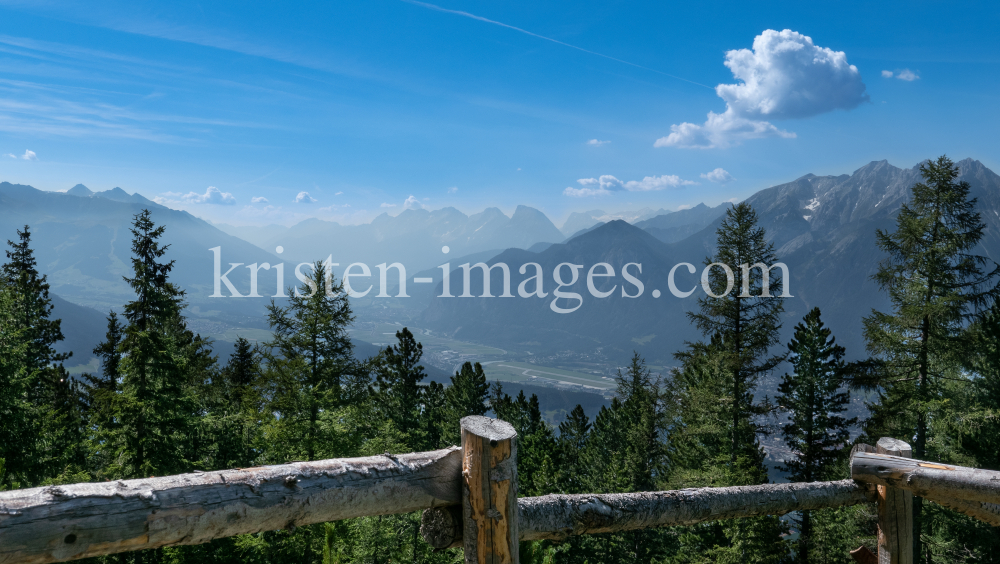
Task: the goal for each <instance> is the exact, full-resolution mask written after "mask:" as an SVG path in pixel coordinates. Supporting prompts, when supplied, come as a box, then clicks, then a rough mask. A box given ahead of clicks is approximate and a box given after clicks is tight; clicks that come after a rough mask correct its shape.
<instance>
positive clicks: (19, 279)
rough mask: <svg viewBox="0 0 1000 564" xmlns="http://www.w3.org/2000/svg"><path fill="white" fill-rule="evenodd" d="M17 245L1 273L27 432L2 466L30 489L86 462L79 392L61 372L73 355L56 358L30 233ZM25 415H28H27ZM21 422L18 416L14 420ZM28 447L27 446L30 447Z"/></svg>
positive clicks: (58, 336)
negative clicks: (19, 371)
mask: <svg viewBox="0 0 1000 564" xmlns="http://www.w3.org/2000/svg"><path fill="white" fill-rule="evenodd" d="M17 234H18V240H17V242H14V241H7V244H8V246H9V247H10V249H9V250H7V253H6V254H7V262H6V263H5V264H4V265H3V267H2V268H0V273H2V276H0V277H2V280H3V283H4V285H5V286H7V287H8V288H9V289H10V294H9V298H10V299H9V302H8V307H9V308H10V309H9V313H8V315H9V318H8V319H9V322H10V323H11V324H12V326H11V330H13V331H17V332H18V333H19V334H20V337H19V340H20V342H21V343H22V344H23V348H22V347H19V348H21V355H20V361H19V362H20V363H21V364H22V366H23V369H22V370H23V372H22V374H23V376H21V377H19V378H23V380H22V383H23V385H24V396H23V401H24V402H26V403H24V404H22V406H23V408H24V409H25V410H26V411H24V412H23V413H22V415H23V416H24V417H26V418H27V420H26V423H27V424H28V427H26V429H31V430H30V431H29V432H26V433H25V434H24V435H22V439H21V441H20V442H21V443H22V447H23V448H22V450H21V453H19V454H18V453H11V455H10V456H9V459H8V460H7V462H6V463H5V464H6V466H7V467H8V469H9V471H11V472H13V473H14V474H18V475H20V477H21V479H23V480H26V481H27V482H28V483H41V481H42V480H44V479H46V478H54V477H55V476H56V475H59V474H62V473H64V472H66V471H67V466H73V467H74V469H72V470H69V471H71V472H74V473H75V472H78V471H80V470H81V468H80V467H81V466H82V464H83V462H84V454H83V449H82V444H81V443H82V433H83V429H82V410H81V404H80V398H79V390H78V387H77V385H76V383H75V382H73V381H72V380H71V379H70V378H69V374H68V373H67V372H66V370H65V368H63V365H62V363H63V361H65V360H66V359H68V358H69V357H70V356H72V353H57V352H56V350H55V345H56V344H57V343H58V342H59V341H62V340H63V334H62V329H61V322H60V320H58V319H52V318H51V315H52V299H51V298H50V297H49V284H48V282H47V281H46V277H45V275H43V274H40V273H39V272H38V268H37V266H38V265H37V261H36V259H35V256H34V250H33V249H32V247H31V230H30V228H29V226H27V225H25V226H24V230H18V231H17ZM25 414H27V415H25ZM17 417H18V418H20V416H17ZM29 443H30V444H29Z"/></svg>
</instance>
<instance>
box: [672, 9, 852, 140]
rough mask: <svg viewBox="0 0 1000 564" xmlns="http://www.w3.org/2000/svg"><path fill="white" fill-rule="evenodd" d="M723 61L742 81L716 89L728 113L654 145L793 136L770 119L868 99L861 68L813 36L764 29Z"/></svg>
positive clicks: (683, 127) (685, 126) (682, 127)
mask: <svg viewBox="0 0 1000 564" xmlns="http://www.w3.org/2000/svg"><path fill="white" fill-rule="evenodd" d="M725 65H726V66H727V67H729V70H730V71H732V73H733V77H734V78H736V79H737V80H739V81H740V82H738V83H736V84H720V85H718V86H716V87H715V93H716V94H718V95H719V97H720V98H722V99H723V100H725V102H726V111H725V112H723V113H721V114H717V113H715V112H709V113H708V119H707V120H706V121H705V123H704V124H703V125H697V124H693V123H687V122H685V123H681V124H679V125H672V126H670V131H671V133H670V135H667V136H666V137H661V138H660V139H657V140H656V142H655V143H654V146H655V147H681V148H701V149H709V148H716V147H728V146H731V145H736V144H739V143H740V142H741V141H744V140H747V139H759V138H764V137H784V138H791V137H795V134H794V133H791V132H788V131H784V130H781V129H778V128H777V127H775V126H774V125H772V124H771V123H770V122H768V121H766V120H768V119H799V118H806V117H810V116H814V115H818V114H822V113H826V112H830V111H833V110H836V109H843V110H850V109H852V108H856V107H857V106H858V105H860V104H861V103H863V102H866V101H868V99H869V98H868V94H866V93H865V84H864V82H862V81H861V74H860V73H859V72H858V69H857V67H855V66H854V65H851V64H848V62H847V54H846V53H844V52H843V51H834V50H832V49H829V48H826V47H819V46H817V45H815V44H814V43H813V40H812V38H810V37H808V36H805V35H802V34H800V33H798V32H795V31H792V30H789V29H786V30H784V31H780V32H779V31H775V30H772V29H768V30H765V31H764V32H763V33H761V34H760V35H758V36H757V37H755V38H754V41H753V48H752V49H735V50H732V51H729V52H727V53H726V61H725Z"/></svg>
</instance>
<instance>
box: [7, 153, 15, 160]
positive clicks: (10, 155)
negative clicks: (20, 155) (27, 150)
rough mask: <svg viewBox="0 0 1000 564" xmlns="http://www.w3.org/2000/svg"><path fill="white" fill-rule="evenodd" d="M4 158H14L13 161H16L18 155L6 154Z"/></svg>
mask: <svg viewBox="0 0 1000 564" xmlns="http://www.w3.org/2000/svg"><path fill="white" fill-rule="evenodd" d="M4 156H5V157H10V158H12V159H16V158H17V155H15V154H13V153H7V154H6V155H4Z"/></svg>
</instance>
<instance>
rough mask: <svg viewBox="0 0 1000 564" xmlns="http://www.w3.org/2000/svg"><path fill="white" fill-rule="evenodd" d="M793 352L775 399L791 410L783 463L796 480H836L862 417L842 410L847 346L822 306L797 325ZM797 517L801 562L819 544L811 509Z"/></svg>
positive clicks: (784, 430)
mask: <svg viewBox="0 0 1000 564" xmlns="http://www.w3.org/2000/svg"><path fill="white" fill-rule="evenodd" d="M788 352H789V357H788V360H789V362H790V363H791V365H792V368H793V370H794V371H793V373H792V374H785V375H784V377H783V378H782V381H781V384H780V385H779V386H778V396H777V397H776V398H775V399H776V400H777V403H778V405H779V406H780V407H781V408H782V409H783V410H785V411H786V412H787V413H788V423H787V424H785V425H784V426H782V429H781V433H782V435H784V439H785V444H786V445H788V448H789V449H791V452H792V456H791V457H790V458H788V459H786V460H785V464H784V466H780V467H779V469H780V470H782V471H784V472H788V479H789V480H790V481H793V482H818V481H823V480H832V479H834V478H835V476H834V474H835V468H836V466H837V464H838V463H839V462H843V461H844V460H845V459H846V456H847V451H846V450H845V448H846V446H847V445H848V441H849V439H850V428H851V427H852V426H853V425H855V424H856V423H857V419H856V418H852V419H847V418H845V417H843V416H841V415H840V414H841V413H843V412H844V411H846V409H847V406H848V404H849V403H850V396H849V394H848V392H847V391H846V390H845V389H844V383H845V382H844V376H845V374H846V371H847V365H846V363H845V362H844V347H841V346H839V345H837V344H836V343H835V339H834V338H833V335H832V332H831V331H830V329H828V328H826V327H825V326H824V325H823V321H822V320H821V319H820V310H819V308H813V309H812V310H810V311H809V313H807V314H806V316H805V317H804V318H803V320H802V322H801V323H799V324H798V325H796V326H795V335H794V337H793V338H792V340H791V342H790V343H789V344H788ZM795 520H796V523H797V524H798V527H799V539H798V541H797V559H796V562H800V563H803V564H804V563H808V562H810V561H811V560H812V559H811V558H810V556H811V552H812V551H813V544H814V543H813V520H812V515H811V512H810V511H800V512H799V515H798V517H796V519H795Z"/></svg>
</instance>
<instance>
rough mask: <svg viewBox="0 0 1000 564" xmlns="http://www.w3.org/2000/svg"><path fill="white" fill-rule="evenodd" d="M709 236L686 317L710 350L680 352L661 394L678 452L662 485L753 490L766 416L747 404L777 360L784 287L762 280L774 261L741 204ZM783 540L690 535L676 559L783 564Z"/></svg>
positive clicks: (708, 530) (758, 530)
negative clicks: (694, 308)
mask: <svg viewBox="0 0 1000 564" xmlns="http://www.w3.org/2000/svg"><path fill="white" fill-rule="evenodd" d="M716 234H717V248H716V253H715V256H714V257H711V258H708V259H706V260H705V264H706V266H707V267H709V268H710V271H709V274H708V288H707V289H706V295H705V297H703V298H700V299H699V300H698V305H699V309H700V311H699V312H691V313H689V314H688V316H689V317H690V319H691V320H692V321H693V322H694V323H695V325H696V326H697V327H698V329H699V330H700V331H701V332H702V334H703V335H704V336H705V337H707V338H708V339H709V341H708V342H707V343H706V342H696V343H689V344H688V349H687V350H686V351H683V352H679V353H677V354H676V355H675V356H676V357H677V359H678V360H680V361H681V362H682V367H681V369H680V370H679V371H677V372H676V373H675V374H674V377H673V382H672V383H671V385H670V388H671V391H672V395H674V397H675V407H674V409H675V410H676V413H675V415H674V419H675V420H676V426H675V429H674V432H673V433H672V436H673V437H676V439H672V444H674V445H676V446H675V448H676V449H677V456H676V457H675V470H674V472H673V475H672V478H671V481H672V482H674V483H677V482H688V483H690V484H692V485H694V484H698V485H715V486H737V485H752V484H762V483H767V481H768V477H767V467H766V465H765V463H764V456H765V453H764V451H763V449H762V448H761V446H760V442H759V440H758V436H759V435H762V434H766V433H767V432H768V428H767V427H766V426H765V425H763V418H764V417H765V416H767V415H770V414H771V413H772V412H773V406H772V405H771V404H770V402H769V401H768V400H767V399H766V398H765V399H764V401H755V399H754V394H755V392H756V388H757V384H758V382H759V381H760V379H761V377H762V376H763V375H765V374H767V373H769V372H770V371H772V370H773V369H774V368H775V367H777V365H778V364H779V363H780V362H781V361H782V360H783V356H781V355H771V354H769V349H770V348H771V347H772V346H773V345H776V344H777V343H778V331H779V329H780V327H781V323H780V319H781V314H782V312H783V311H784V306H783V304H782V302H781V299H782V298H781V296H782V295H785V294H786V291H785V290H786V288H784V281H783V279H780V278H777V279H771V278H770V272H769V270H768V269H769V268H770V267H771V266H773V265H776V264H779V263H778V262H777V260H778V259H777V257H776V256H775V254H774V246H773V244H771V243H768V242H767V239H766V234H765V231H764V229H763V228H762V227H760V226H758V225H757V214H756V212H755V211H754V210H753V208H752V207H751V206H750V205H749V204H746V203H741V204H737V205H736V206H734V207H732V208H730V209H729V210H727V211H726V217H725V219H724V220H723V222H722V225H721V226H720V227H719V229H718V230H717V231H716ZM713 265H714V266H713ZM724 267H725V268H724ZM707 290H711V292H708V291H707ZM723 443H724V444H723ZM687 487H690V486H687ZM784 530H785V529H784V527H783V526H782V525H781V523H780V521H779V520H778V519H777V518H776V517H756V518H749V519H739V520H736V521H733V522H729V523H718V524H711V525H706V526H701V527H695V528H693V529H692V530H690V531H688V533H687V538H686V540H685V541H684V543H682V544H687V545H690V546H693V549H687V548H685V549H682V552H684V553H693V552H695V551H697V552H698V553H699V554H701V555H702V556H700V557H699V558H705V559H708V561H723V562H725V561H731V562H737V561H740V562H780V561H782V560H783V559H784V558H785V557H786V555H787V548H786V546H785V543H784V541H783V540H782V539H781V534H782V533H783V532H784ZM680 558H682V560H680V561H688V560H683V559H685V558H689V557H687V556H683V557H680Z"/></svg>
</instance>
